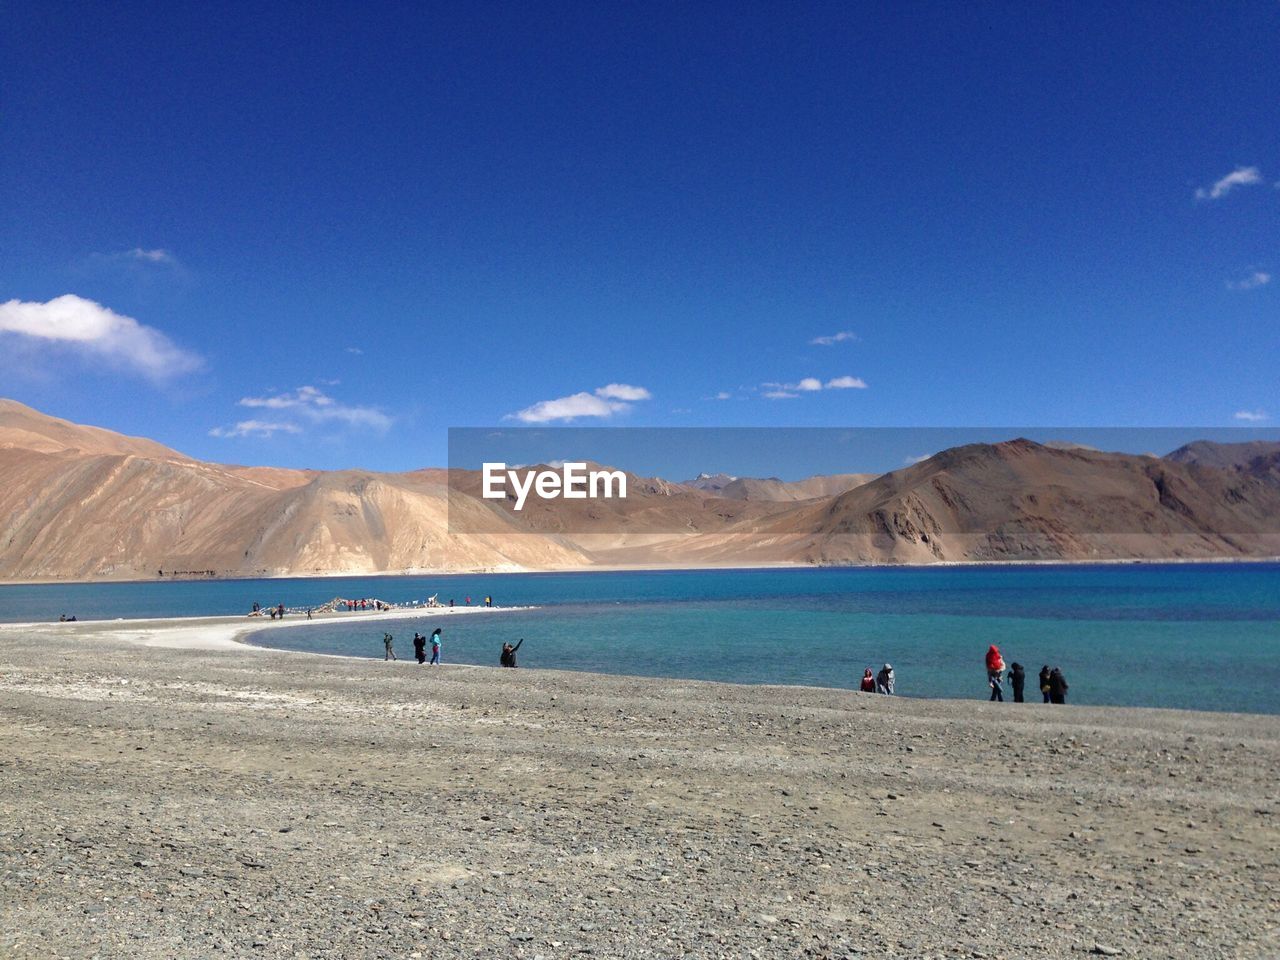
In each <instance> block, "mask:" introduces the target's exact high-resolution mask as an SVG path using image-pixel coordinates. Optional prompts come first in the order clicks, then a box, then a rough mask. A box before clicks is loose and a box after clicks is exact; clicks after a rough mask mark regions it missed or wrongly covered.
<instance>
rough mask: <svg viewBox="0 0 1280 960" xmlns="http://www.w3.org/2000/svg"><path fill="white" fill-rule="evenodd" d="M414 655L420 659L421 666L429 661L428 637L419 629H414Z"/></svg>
mask: <svg viewBox="0 0 1280 960" xmlns="http://www.w3.org/2000/svg"><path fill="white" fill-rule="evenodd" d="M413 655H414V656H415V657H416V658H417V659H418V665H419V666H421V665H422V664H424V663H426V662H427V638H426V637H424V636H423V635H422V634H420V633H419V632H418V631H417V630H415V631H413Z"/></svg>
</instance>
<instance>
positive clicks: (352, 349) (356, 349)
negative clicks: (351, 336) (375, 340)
mask: <svg viewBox="0 0 1280 960" xmlns="http://www.w3.org/2000/svg"><path fill="white" fill-rule="evenodd" d="M345 349H346V351H347V353H350V354H352V355H354V356H357V357H358V356H360V354H362V353H364V351H363V350H361V349H360V348H359V347H346V348H345Z"/></svg>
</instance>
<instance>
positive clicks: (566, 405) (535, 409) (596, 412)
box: [509, 390, 631, 423]
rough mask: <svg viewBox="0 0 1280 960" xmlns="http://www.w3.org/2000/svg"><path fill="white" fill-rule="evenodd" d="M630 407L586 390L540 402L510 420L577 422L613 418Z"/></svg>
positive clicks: (516, 413)
mask: <svg viewBox="0 0 1280 960" xmlns="http://www.w3.org/2000/svg"><path fill="white" fill-rule="evenodd" d="M630 406H631V405H630V404H627V403H622V402H621V401H618V400H605V399H604V398H603V397H597V396H596V395H595V394H594V393H587V392H586V391H585V390H584V391H583V392H582V393H575V394H572V395H571V396H568V397H558V398H556V399H555V400H540V401H538V402H537V403H535V404H533V405H532V406H529V407H525V408H524V409H523V410H518V411H516V412H515V413H513V414H511V415H510V417H509V419H513V420H521V421H523V422H525V423H548V422H550V421H552V420H576V419H578V418H579V417H611V416H613V415H614V414H615V413H621V412H622V411H623V410H628V409H630Z"/></svg>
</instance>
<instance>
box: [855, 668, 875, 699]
mask: <svg viewBox="0 0 1280 960" xmlns="http://www.w3.org/2000/svg"><path fill="white" fill-rule="evenodd" d="M858 689H859V690H861V691H862V692H863V693H875V692H876V678H875V675H874V674H873V673H872V672H871V668H870V667H867V669H866V670H864V671H863V672H862V683H861V684H859V686H858Z"/></svg>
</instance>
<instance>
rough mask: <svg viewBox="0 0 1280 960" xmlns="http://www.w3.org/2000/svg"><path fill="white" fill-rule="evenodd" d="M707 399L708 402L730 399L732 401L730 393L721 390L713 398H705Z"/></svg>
mask: <svg viewBox="0 0 1280 960" xmlns="http://www.w3.org/2000/svg"><path fill="white" fill-rule="evenodd" d="M707 399H708V400H732V399H733V394H732V393H730V392H729V391H728V390H721V391H720V392H719V393H717V394H716V395H715V396H713V397H707Z"/></svg>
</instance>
